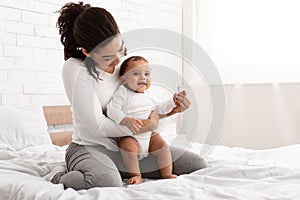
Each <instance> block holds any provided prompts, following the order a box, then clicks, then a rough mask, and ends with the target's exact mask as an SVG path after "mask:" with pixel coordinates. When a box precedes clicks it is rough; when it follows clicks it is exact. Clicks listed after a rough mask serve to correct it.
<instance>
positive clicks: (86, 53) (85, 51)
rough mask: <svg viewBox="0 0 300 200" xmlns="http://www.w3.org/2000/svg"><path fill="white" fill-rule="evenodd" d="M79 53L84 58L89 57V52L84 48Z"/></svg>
mask: <svg viewBox="0 0 300 200" xmlns="http://www.w3.org/2000/svg"><path fill="white" fill-rule="evenodd" d="M81 51H82V53H83V54H84V55H85V56H86V57H89V52H88V51H87V50H85V48H81Z"/></svg>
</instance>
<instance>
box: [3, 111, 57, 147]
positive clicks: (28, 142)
mask: <svg viewBox="0 0 300 200" xmlns="http://www.w3.org/2000/svg"><path fill="white" fill-rule="evenodd" d="M47 128H48V127H47V123H46V119H45V117H44V113H43V108H42V106H34V105H25V106H24V105H5V106H0V144H1V143H2V144H4V145H5V146H8V147H10V148H12V149H15V150H20V149H23V148H25V147H28V146H35V145H48V144H51V138H50V135H49V133H48V132H47Z"/></svg>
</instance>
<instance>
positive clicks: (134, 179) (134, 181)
mask: <svg viewBox="0 0 300 200" xmlns="http://www.w3.org/2000/svg"><path fill="white" fill-rule="evenodd" d="M141 182H142V176H139V175H137V176H133V177H131V178H130V179H128V181H127V184H139V183H141Z"/></svg>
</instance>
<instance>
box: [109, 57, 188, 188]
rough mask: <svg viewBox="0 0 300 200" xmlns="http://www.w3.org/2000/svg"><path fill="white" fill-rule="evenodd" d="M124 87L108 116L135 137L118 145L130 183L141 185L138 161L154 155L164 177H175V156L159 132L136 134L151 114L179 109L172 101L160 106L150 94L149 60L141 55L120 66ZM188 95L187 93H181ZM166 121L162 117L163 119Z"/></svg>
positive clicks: (110, 104)
mask: <svg viewBox="0 0 300 200" xmlns="http://www.w3.org/2000/svg"><path fill="white" fill-rule="evenodd" d="M120 79H121V82H122V85H121V86H120V88H119V89H118V90H117V91H116V92H115V94H114V95H113V97H112V100H111V102H110V103H109V104H108V106H107V114H108V116H109V117H110V118H111V119H113V120H114V121H116V123H117V124H119V125H121V126H126V127H127V128H128V129H129V130H130V131H131V132H132V133H133V134H134V135H133V136H128V137H122V138H121V139H120V141H119V142H118V146H119V148H120V151H121V155H122V159H123V162H124V165H125V168H126V169H127V171H128V173H129V176H130V177H131V178H130V179H129V180H128V182H127V183H128V184H138V183H141V182H142V176H141V172H140V168H139V159H142V158H144V157H146V156H147V155H148V152H151V153H152V154H153V155H154V156H156V157H157V162H158V166H159V168H160V173H161V177H162V178H176V177H177V176H176V175H175V174H172V157H171V153H170V150H169V147H168V145H167V143H166V142H165V141H164V139H163V138H162V137H161V135H160V134H159V133H156V132H145V133H141V134H136V133H137V132H138V131H139V130H140V128H141V127H142V126H143V125H144V124H145V121H144V122H143V120H147V119H148V118H149V115H150V114H151V112H152V111H154V110H157V112H158V113H159V114H160V115H164V117H165V116H167V114H168V113H171V112H174V110H176V109H177V107H176V104H175V103H174V100H173V99H170V101H167V102H165V103H163V104H157V103H156V102H155V101H154V99H153V98H152V97H150V96H149V94H148V93H147V89H148V88H149V87H150V85H151V69H150V66H149V63H148V61H147V60H146V59H145V58H143V57H140V56H132V57H130V58H128V59H126V60H125V61H124V62H123V63H122V65H121V67H120ZM182 92H185V91H182ZM160 117H161V118H163V116H160Z"/></svg>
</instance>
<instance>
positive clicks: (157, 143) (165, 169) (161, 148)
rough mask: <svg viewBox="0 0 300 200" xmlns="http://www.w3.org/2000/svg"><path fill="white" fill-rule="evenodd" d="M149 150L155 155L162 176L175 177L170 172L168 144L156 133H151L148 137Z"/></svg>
mask: <svg viewBox="0 0 300 200" xmlns="http://www.w3.org/2000/svg"><path fill="white" fill-rule="evenodd" d="M149 151H150V152H151V153H152V154H153V155H154V156H156V157H157V163H158V166H159V168H160V173H161V176H162V178H176V177H177V176H176V175H175V174H172V171H173V166H172V157H171V153H170V149H169V147H168V144H167V143H166V142H165V141H164V139H163V138H162V137H161V135H160V134H158V133H153V134H152V136H151V139H150V145H149Z"/></svg>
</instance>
